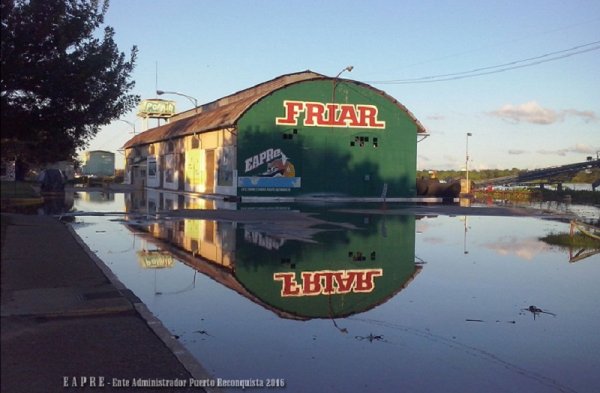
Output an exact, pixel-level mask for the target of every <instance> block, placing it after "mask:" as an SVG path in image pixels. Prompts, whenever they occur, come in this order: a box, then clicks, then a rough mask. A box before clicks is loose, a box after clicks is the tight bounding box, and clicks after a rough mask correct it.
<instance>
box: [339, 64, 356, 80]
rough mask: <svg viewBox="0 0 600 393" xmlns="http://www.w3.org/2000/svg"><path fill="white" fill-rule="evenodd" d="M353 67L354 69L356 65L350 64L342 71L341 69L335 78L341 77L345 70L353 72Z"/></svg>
mask: <svg viewBox="0 0 600 393" xmlns="http://www.w3.org/2000/svg"><path fill="white" fill-rule="evenodd" d="M353 69H354V66H348V67H346V68H344V69H343V70H341V71H340V72H339V73H338V74H337V75H336V76H335V78H334V79H337V78H339V77H340V75H342V73H343V72H344V71H348V72H352V70H353Z"/></svg>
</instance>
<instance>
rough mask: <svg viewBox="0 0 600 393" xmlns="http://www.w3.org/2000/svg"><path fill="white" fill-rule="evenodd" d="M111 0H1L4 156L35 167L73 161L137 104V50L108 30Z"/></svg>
mask: <svg viewBox="0 0 600 393" xmlns="http://www.w3.org/2000/svg"><path fill="white" fill-rule="evenodd" d="M107 9H108V1H99V0H2V6H1V9H0V11H1V23H2V46H1V62H2V72H1V77H0V86H1V92H0V98H1V99H0V103H1V107H0V116H1V120H2V122H1V131H2V156H3V157H4V158H8V157H11V156H14V157H17V158H18V159H19V160H20V161H23V162H26V163H29V164H43V163H46V162H53V161H60V160H68V159H73V158H75V156H76V153H77V150H78V149H81V148H84V147H85V146H86V145H87V143H88V142H89V141H90V140H91V139H92V138H93V137H94V136H95V135H96V134H97V133H98V131H99V129H100V127H101V126H103V125H106V124H108V123H110V122H111V120H114V119H117V118H119V117H120V116H122V115H123V114H125V113H126V112H128V111H130V110H131V109H132V108H133V107H135V105H136V104H137V103H138V102H139V97H138V96H136V95H133V94H131V90H132V89H133V87H134V82H133V81H132V80H131V73H132V71H133V68H134V63H135V59H136V54H137V48H136V47H135V46H134V47H133V48H132V49H131V51H130V54H129V56H126V55H125V54H124V53H123V52H120V51H119V49H118V48H117V45H116V44H115V42H114V34H115V32H114V30H113V29H112V28H111V27H103V31H102V30H100V31H98V30H99V29H101V28H102V25H103V23H104V16H105V14H106V11H107Z"/></svg>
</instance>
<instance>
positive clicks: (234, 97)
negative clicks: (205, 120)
mask: <svg viewBox="0 0 600 393" xmlns="http://www.w3.org/2000/svg"><path fill="white" fill-rule="evenodd" d="M301 75H306V76H307V77H306V78H301V79H297V80H296V79H294V77H296V76H301ZM324 76H325V75H323V74H319V73H317V72H314V71H311V70H305V71H298V72H292V73H289V74H284V75H280V76H278V77H276V78H273V79H270V80H268V81H265V82H261V83H257V84H256V85H254V86H251V87H247V88H245V89H242V90H238V91H236V92H235V93H232V94H228V95H226V96H224V97H221V98H218V99H216V100H213V101H210V102H207V103H206V104H202V105H200V106H198V107H197V108H192V109H188V110H186V111H183V112H180V113H178V114H176V115H175V116H174V117H176V118H177V117H179V119H183V118H185V117H190V116H194V114H192V112H195V111H196V110H198V109H199V110H200V111H205V110H211V109H214V107H219V106H222V105H227V104H230V103H233V102H235V101H238V100H243V99H244V98H245V97H246V94H250V93H251V92H252V91H253V90H258V89H260V87H261V86H265V87H266V86H268V85H270V84H272V83H275V82H276V81H278V80H285V79H292V80H290V82H289V84H291V83H294V82H296V81H298V80H309V79H317V78H320V77H324ZM267 94H268V93H267ZM179 119H176V120H179Z"/></svg>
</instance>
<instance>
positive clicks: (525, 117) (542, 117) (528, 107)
mask: <svg viewBox="0 0 600 393" xmlns="http://www.w3.org/2000/svg"><path fill="white" fill-rule="evenodd" d="M491 115H492V116H496V117H499V118H501V119H504V120H507V121H510V122H513V123H520V122H525V123H533V124H552V123H555V122H556V121H558V119H559V115H558V114H557V113H556V111H553V110H552V109H545V108H542V107H541V106H540V105H539V104H538V103H537V102H535V101H530V102H526V103H524V104H521V105H516V106H515V105H512V104H506V105H504V106H502V108H500V109H498V110H495V111H492V112H491Z"/></svg>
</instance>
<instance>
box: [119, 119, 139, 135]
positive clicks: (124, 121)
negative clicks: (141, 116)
mask: <svg viewBox="0 0 600 393" xmlns="http://www.w3.org/2000/svg"><path fill="white" fill-rule="evenodd" d="M117 120H118V121H122V122H123V123H127V124H129V125H130V126H131V127H133V135H135V123H132V122H130V121H128V120H123V119H117Z"/></svg>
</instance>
